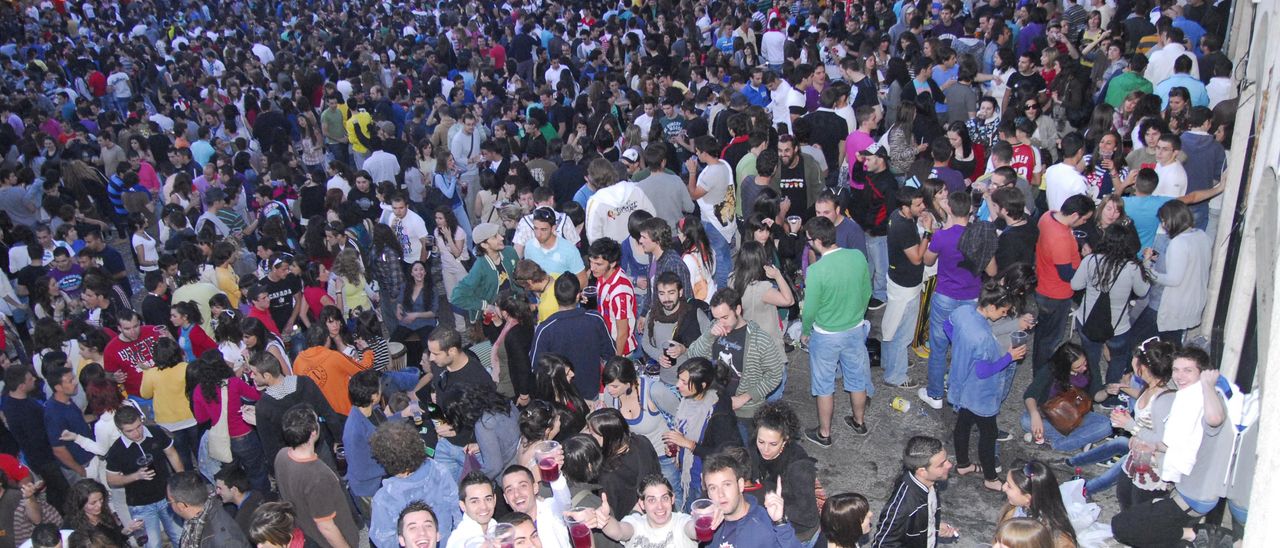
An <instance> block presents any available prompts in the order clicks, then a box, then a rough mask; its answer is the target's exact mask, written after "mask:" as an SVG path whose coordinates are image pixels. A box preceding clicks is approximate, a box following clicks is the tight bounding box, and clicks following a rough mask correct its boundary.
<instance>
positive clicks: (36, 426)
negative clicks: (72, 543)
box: [0, 363, 70, 508]
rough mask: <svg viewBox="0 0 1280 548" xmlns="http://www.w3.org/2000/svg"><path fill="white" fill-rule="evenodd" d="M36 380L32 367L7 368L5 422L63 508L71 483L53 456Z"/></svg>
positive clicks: (53, 499)
mask: <svg viewBox="0 0 1280 548" xmlns="http://www.w3.org/2000/svg"><path fill="white" fill-rule="evenodd" d="M36 383H37V378H36V375H35V373H34V372H33V371H32V370H31V366H29V365H25V364H21V363H14V364H10V365H9V366H8V367H7V368H5V370H4V389H5V392H6V395H5V397H4V398H3V399H0V410H2V411H4V417H5V423H6V424H8V427H9V431H10V433H12V434H13V438H14V440H15V441H17V442H18V447H19V448H21V449H22V454H23V455H24V456H25V457H26V460H27V462H28V463H29V464H30V466H31V469H32V470H35V472H36V473H37V474H39V475H40V477H41V478H44V481H45V485H46V486H48V488H49V496H48V498H49V503H50V504H53V505H54V506H56V507H59V508H61V507H63V503H64V502H65V501H66V496H67V492H68V490H69V489H70V484H69V483H68V482H67V477H66V476H65V475H63V473H62V470H61V467H60V466H59V465H58V460H57V459H56V458H54V456H53V449H52V448H51V446H50V443H49V436H48V433H47V431H46V430H45V425H44V406H43V405H41V402H40V401H38V400H37V398H38V397H39V396H40V392H39V388H37V386H36Z"/></svg>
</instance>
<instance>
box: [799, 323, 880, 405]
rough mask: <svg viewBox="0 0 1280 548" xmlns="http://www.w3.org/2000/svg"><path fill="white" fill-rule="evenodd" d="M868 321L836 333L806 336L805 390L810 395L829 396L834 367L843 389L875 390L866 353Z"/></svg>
mask: <svg viewBox="0 0 1280 548" xmlns="http://www.w3.org/2000/svg"><path fill="white" fill-rule="evenodd" d="M870 331H871V323H870V322H867V321H866V320H863V321H862V323H860V324H858V325H856V326H854V327H852V328H849V329H846V330H844V331H841V332H839V333H819V332H818V331H817V330H816V329H815V330H814V331H813V333H812V334H811V335H810V336H809V392H810V395H812V396H830V395H832V394H833V393H835V390H836V371H837V368H838V369H839V373H840V376H841V377H844V390H845V392H866V393H867V395H868V396H871V395H872V394H874V393H875V385H874V383H872V382H871V359H870V358H868V357H867V334H868V333H870Z"/></svg>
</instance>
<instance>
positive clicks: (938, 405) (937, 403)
mask: <svg viewBox="0 0 1280 548" xmlns="http://www.w3.org/2000/svg"><path fill="white" fill-rule="evenodd" d="M916 396H919V397H920V401H923V402H924V403H926V404H927V405H928V406H929V407H932V408H934V409H942V399H941V398H930V397H929V389H928V388H923V387H922V388H920V390H918V391H916Z"/></svg>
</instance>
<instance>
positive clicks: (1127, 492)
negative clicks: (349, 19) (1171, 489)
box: [1116, 475, 1169, 511]
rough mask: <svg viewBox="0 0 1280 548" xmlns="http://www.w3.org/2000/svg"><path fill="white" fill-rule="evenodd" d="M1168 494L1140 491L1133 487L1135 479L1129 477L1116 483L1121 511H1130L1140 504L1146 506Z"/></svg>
mask: <svg viewBox="0 0 1280 548" xmlns="http://www.w3.org/2000/svg"><path fill="white" fill-rule="evenodd" d="M1168 494H1169V493H1168V492H1167V491H1149V490H1147V489H1139V488H1137V487H1136V486H1134V485H1133V479H1131V478H1130V477H1129V476H1127V475H1125V476H1123V477H1121V478H1120V480H1119V481H1117V482H1116V500H1117V501H1118V502H1119V503H1120V510H1121V511H1124V510H1128V509H1130V508H1133V507H1134V506H1137V505H1139V504H1146V503H1148V502H1151V501H1153V500H1156V499H1157V498H1160V497H1164V496H1167V495H1168Z"/></svg>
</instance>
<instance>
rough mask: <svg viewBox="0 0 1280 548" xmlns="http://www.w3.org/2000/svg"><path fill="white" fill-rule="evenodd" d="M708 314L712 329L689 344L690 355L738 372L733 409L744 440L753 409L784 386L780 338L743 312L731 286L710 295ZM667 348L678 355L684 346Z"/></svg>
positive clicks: (739, 297) (783, 355) (783, 357)
mask: <svg viewBox="0 0 1280 548" xmlns="http://www.w3.org/2000/svg"><path fill="white" fill-rule="evenodd" d="M711 318H712V321H713V322H714V323H713V325H712V326H711V329H708V330H706V331H704V332H703V333H702V336H701V337H698V340H696V341H694V342H693V344H691V345H689V347H688V354H689V357H691V358H708V359H710V360H712V361H713V362H715V361H722V362H724V363H725V364H726V365H728V366H729V367H730V368H732V369H733V370H734V371H735V372H737V373H738V376H739V377H740V380H739V382H738V390H737V393H736V394H734V395H733V409H734V415H736V416H737V417H738V433H739V434H741V435H742V439H743V440H744V442H745V440H746V439H747V430H748V428H747V427H748V425H749V423H750V421H751V420H752V418H753V417H754V416H755V412H756V409H758V408H759V407H760V406H761V405H764V403H765V401H767V400H769V399H770V398H777V397H780V396H781V394H782V391H783V389H784V388H785V387H786V386H785V385H786V369H785V365H786V355H785V354H783V352H782V345H781V342H782V341H778V340H775V339H774V338H772V337H770V336H769V334H768V332H766V331H765V330H764V329H761V328H760V326H759V325H756V323H755V322H753V321H749V320H747V318H746V317H745V316H743V315H742V295H740V294H738V291H737V290H735V289H733V288H732V287H722V288H720V289H719V290H717V291H716V293H715V295H712V296H711ZM673 343H674V341H673ZM669 351H670V353H671V354H672V355H674V356H680V355H681V354H682V353H684V352H685V347H684V345H681V344H679V343H674V344H671V348H670V350H669Z"/></svg>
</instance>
